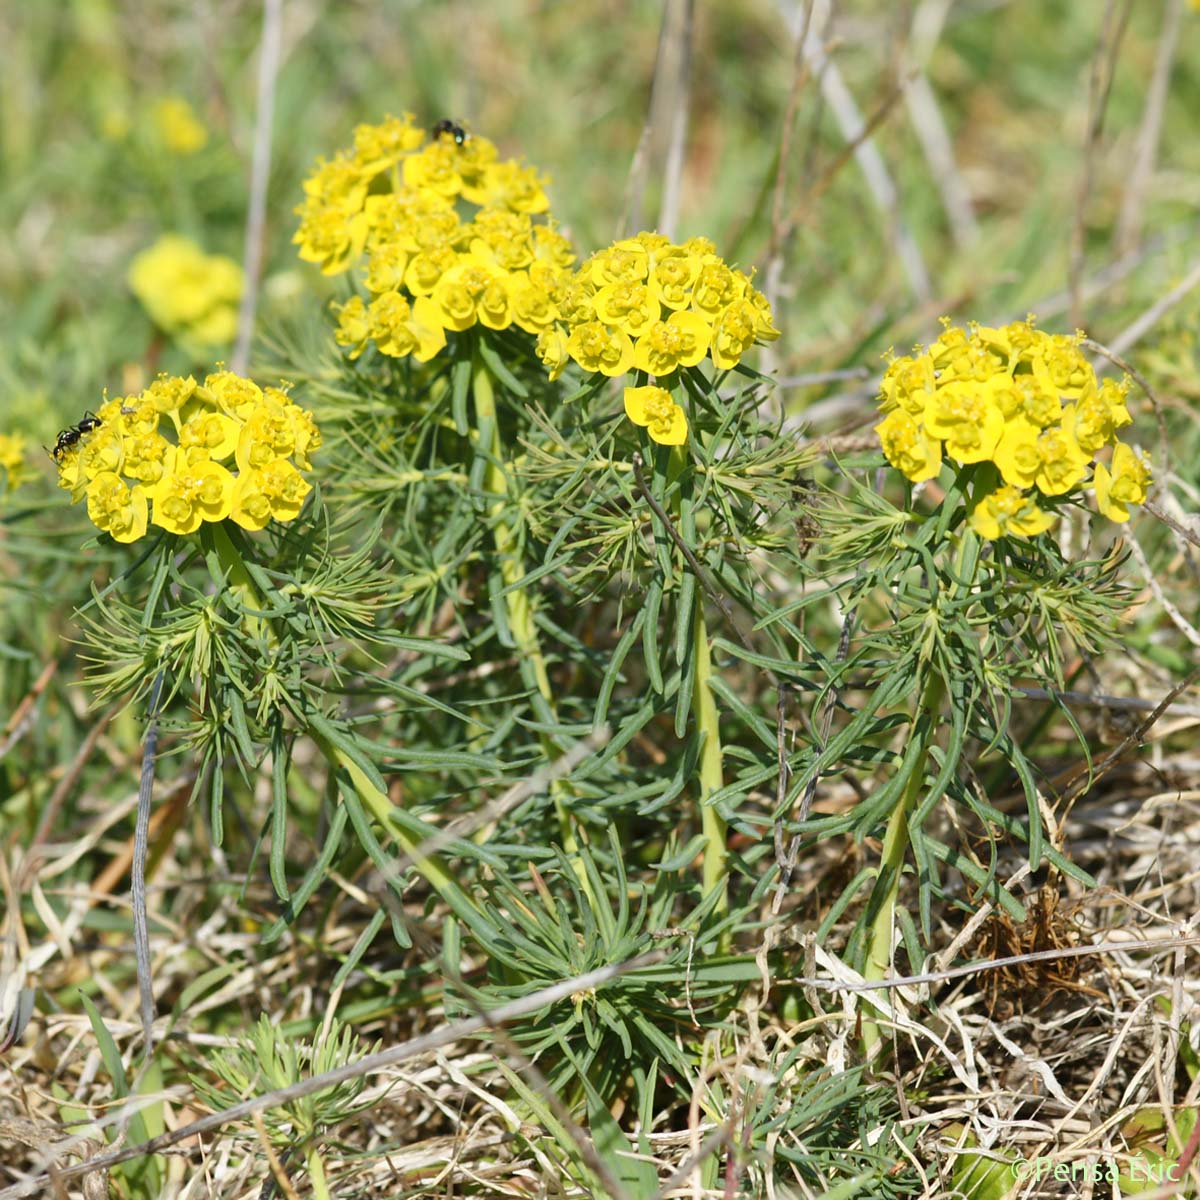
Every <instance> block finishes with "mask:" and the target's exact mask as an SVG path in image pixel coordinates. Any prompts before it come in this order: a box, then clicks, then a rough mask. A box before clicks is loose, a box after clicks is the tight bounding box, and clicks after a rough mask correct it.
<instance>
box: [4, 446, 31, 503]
mask: <svg viewBox="0 0 1200 1200" xmlns="http://www.w3.org/2000/svg"><path fill="white" fill-rule="evenodd" d="M25 445H26V441H25V437H24V435H22V434H19V433H0V469H2V470H3V472H4V480H5V484H6V490H7V491H10V492H11V491H12V490H13V488H16V487H20V486H21V484H22V483H24V482H25V480H26V479H28V478H31V477H32V474H31V472H28V471H27V470H26V469H25Z"/></svg>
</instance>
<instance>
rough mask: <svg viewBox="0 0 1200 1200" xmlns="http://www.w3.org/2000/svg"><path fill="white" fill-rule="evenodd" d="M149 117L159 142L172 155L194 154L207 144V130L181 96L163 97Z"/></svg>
mask: <svg viewBox="0 0 1200 1200" xmlns="http://www.w3.org/2000/svg"><path fill="white" fill-rule="evenodd" d="M151 116H152V118H153V121H154V128H155V131H156V132H157V134H158V137H159V140H160V141H161V142H162V144H163V145H164V146H165V147H166V148H167V149H168V150H169V151H170V152H171V153H172V154H195V153H196V152H197V151H199V150H203V149H204V147H205V145H206V144H207V142H208V130H207V129H205V127H204V124H203V122H202V121H201V120H200V118H199V117H198V116H196V110H195V109H194V108H192V106H191V105H190V104H189V103H188V102H187V101H186V100H185V99H184V98H183V97H182V96H164V97H163V98H162V99H161V100H159V101H157V102H156V103H155V105H154V108H153V109H152V110H151Z"/></svg>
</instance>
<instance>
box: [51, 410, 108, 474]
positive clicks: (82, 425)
mask: <svg viewBox="0 0 1200 1200" xmlns="http://www.w3.org/2000/svg"><path fill="white" fill-rule="evenodd" d="M103 424H104V422H103V421H102V420H101V419H100V418H99V417H98V416H96V414H95V413H94V412H91V411H90V410H85V412H84V414H83V420H82V421H80V422H79V423H78V424H77V425H68V426H67V428H66V429H64V430H63V431H62V432H61V433H60V434H59V435H58V440H57V441H56V442H55V443H54V449H53V450H50V449H47V447H45V446H43V447H42V449H43V450H45V451H46V453H47V454H49V455H50V457H51V458H52V459H54V461H55V462H61V461H62V456H63V455H64V454H66V452H67V451H68V450H70V449H71V447H72V446H75V445H77V444H78V443H79V439H80V438H81V437H83V435H84V434H85V433H91V432H92V430H93V429H98V428H99V427H100V426H101V425H103Z"/></svg>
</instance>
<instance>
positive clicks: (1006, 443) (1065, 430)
mask: <svg viewBox="0 0 1200 1200" xmlns="http://www.w3.org/2000/svg"><path fill="white" fill-rule="evenodd" d="M943 324H944V326H945V332H943V334H942V335H941V337H939V338H938V339H937V341H935V342H934V343H933V345H932V346H929V347H928V348H927V349H922V348H918V349H917V351H916V352H914V353H913V354H912V355H906V356H904V357H901V358H892V359H891V361H890V363H889V365H888V369H887V373H886V374H885V375H884V378H883V384H882V389H881V390H882V400H883V403H882V405H881V406H880V407H881V411H883V412H884V413H885V414H886V416H885V417H884V419H883V420H882V421H881V422H880V423H879V424H878V425H877V426H876V427H875V431H876V433H878V435H879V439H880V441H881V442H882V444H883V452H884V454H885V455H886V457H887V460H888V462H890V463H891V464H892V466H894V467H896V468H897V470H899V471H901V472H903V473H904V474H905V475H906V476H908V478H909V479H911V480H913V481H914V482H920V481H921V480H925V479H932V478H933V477H934V476H936V475H937V473H938V472H939V471H940V470H941V467H942V461H943V459H944V458H945V459H949V460H951V461H952V462H955V463H958V464H961V465H965V464H968V463H983V462H990V463H993V464H995V467H996V470H997V471H998V473H999V476H1000V479H1001V481H1002V483H1001V484H1000V486H998V487H996V488H995V489H994V490H991V491H990V492H988V493H986V494H984V495H976V496H974V497H973V501H972V508H971V512H970V517H969V519H970V523H971V526H972V528H973V529H974V530H975V531H976V532H977V533H978V534H979V535H980V536H981V537H984V538H997V537H1002V536H1004V535H1017V536H1020V537H1032V536H1034V535H1035V534H1038V533H1042V532H1043V531H1044V530H1046V529H1048V528H1049V527H1050V526H1051V525H1052V524H1053V522H1054V515H1053V514H1052V513H1050V512H1048V511H1046V509H1044V508H1043V507H1042V506H1041V505H1040V504H1039V503H1038V501H1039V500H1040V499H1043V498H1045V497H1049V496H1062V495H1065V494H1066V493H1068V492H1071V491H1072V490H1074V489H1077V488H1079V487H1080V486H1081V485H1082V486H1085V487H1091V488H1092V489H1094V492H1095V498H1096V506H1097V508H1098V509H1099V510H1100V512H1102V513H1103V514H1104V515H1105V516H1106V517H1109V518H1110V519H1111V520H1113V521H1127V520H1128V519H1129V507H1128V506H1129V505H1130V504H1140V503H1141V502H1142V501H1143V500H1144V499H1145V498H1146V492H1147V490H1148V488H1149V486H1150V466H1149V463H1148V462H1147V460H1146V459H1145V457H1144V456H1142V455H1141V454H1139V453H1135V452H1134V451H1133V450H1132V449H1131V448H1130V447H1129V446H1127V445H1125V444H1123V443H1122V442H1120V441H1119V440H1118V438H1117V431H1118V430H1119V429H1121V428H1123V427H1124V426H1126V425H1128V424H1130V422H1131V420H1132V418H1131V417H1130V415H1129V410H1128V409H1127V408H1126V406H1125V397H1126V394H1127V392H1128V389H1129V384H1128V381H1125V382H1122V383H1120V384H1118V383H1114V382H1113V381H1112V380H1108V379H1106V380H1105V381H1104V382H1103V383H1100V382H1099V381H1098V380H1097V378H1096V373H1095V371H1094V370H1093V369H1092V366H1091V364H1090V363H1089V362H1088V360H1087V359H1086V358H1085V357H1084V355H1083V353H1082V352H1081V350H1080V348H1079V342H1080V340H1081V337H1082V335H1076V336H1075V337H1068V336H1066V335H1063V334H1047V333H1043V332H1042V331H1041V330H1039V329H1035V328H1034V327H1033V319H1032V318H1030V319H1028V320H1026V321H1016V322H1014V323H1013V324H1011V325H1006V326H1004V327H1003V328H1001V329H992V328H985V327H983V326H979V325H972V326H971V327H970V330H969V332H968V331H964V330H963V329H960V328H958V327H957V326H954V325H951V324H950V322H949V321H948V320H947V321H944V322H943ZM1107 447H1112V448H1113V450H1112V457H1111V462H1110V463H1109V464H1108V465H1105V464H1104V463H1103V462H1100V461H1098V460H1096V455H1097V454H1099V453H1100V452H1102V451H1104V450H1105V449H1106V448H1107ZM1089 471H1091V478H1090V479H1089V478H1088V474H1089Z"/></svg>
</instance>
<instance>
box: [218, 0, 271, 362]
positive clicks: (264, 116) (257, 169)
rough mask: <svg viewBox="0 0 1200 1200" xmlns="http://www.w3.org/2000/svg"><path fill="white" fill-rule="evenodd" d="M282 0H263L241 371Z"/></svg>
mask: <svg viewBox="0 0 1200 1200" xmlns="http://www.w3.org/2000/svg"><path fill="white" fill-rule="evenodd" d="M282 25H283V0H263V23H262V39H261V41H260V43H259V50H258V54H259V58H258V110H257V112H256V113H255V118H254V151H253V156H252V160H251V168H250V200H249V205H248V207H247V210H246V244H245V251H244V262H245V274H246V287H245V291H244V292H243V293H242V301H241V306H240V307H239V309H238V334H237V345H236V346H235V347H234V351H233V358H232V361H231V365H232V367H233V370H234V371H236V372H237V373H238V374H239V375H241V374H245V372H246V368H247V367H248V366H249V364H250V342H251V340H252V339H253V337H254V317H255V313H256V311H257V309H258V288H259V283H260V281H261V279H262V267H263V235H264V232H265V229H266V223H267V186H268V183H269V181H270V176H271V131H272V126H273V125H274V121H275V83H276V80H277V78H278V75H279V53H280V42H281V40H282Z"/></svg>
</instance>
